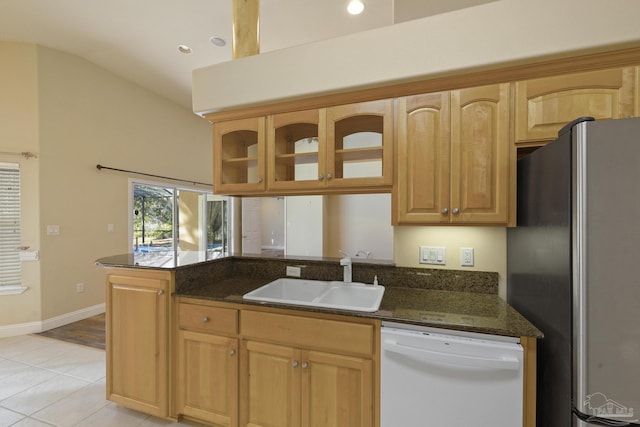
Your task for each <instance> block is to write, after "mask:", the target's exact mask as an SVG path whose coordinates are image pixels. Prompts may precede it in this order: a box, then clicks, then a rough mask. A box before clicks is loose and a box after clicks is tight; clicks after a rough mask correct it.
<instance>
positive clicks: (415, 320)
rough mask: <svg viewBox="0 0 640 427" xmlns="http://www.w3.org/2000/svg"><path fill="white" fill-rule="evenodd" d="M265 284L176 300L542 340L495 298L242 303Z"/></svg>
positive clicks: (427, 295)
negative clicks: (371, 304) (363, 304)
mask: <svg viewBox="0 0 640 427" xmlns="http://www.w3.org/2000/svg"><path fill="white" fill-rule="evenodd" d="M265 283H268V281H267V282H265V280H263V279H255V278H248V277H236V278H232V279H224V280H221V281H219V282H216V283H215V284H213V283H212V284H211V285H209V286H203V287H201V288H190V289H186V290H182V291H178V292H176V293H175V294H174V295H175V296H178V297H188V298H200V299H208V300H215V301H223V302H230V303H242V304H247V305H262V306H269V307H279V308H289V309H291V308H294V309H298V310H301V311H312V312H323V313H331V314H341V315H347V316H354V317H366V318H372V319H379V320H386V321H393V322H399V323H410V324H415V325H422V326H431V327H437V328H445V329H454V330H462V331H469V332H479V333H486V334H494V335H504V336H514V337H520V336H531V337H537V338H541V337H542V333H541V332H540V331H539V330H538V329H536V328H535V327H534V326H533V325H532V324H531V323H530V322H528V321H527V320H526V319H525V318H524V317H522V315H520V314H519V313H518V312H517V311H516V310H514V309H513V308H512V307H511V306H509V305H508V304H507V303H506V301H504V300H503V299H502V298H500V297H499V296H498V295H495V294H480V293H473V292H457V291H439V290H431V289H416V288H404V287H396V286H386V287H385V292H384V297H383V298H382V303H381V304H380V309H379V310H378V311H376V312H374V313H369V312H361V311H348V310H337V309H327V308H319V307H308V306H295V305H290V304H277V303H264V302H256V301H247V300H244V299H243V298H242V295H243V294H245V293H247V292H250V291H252V290H254V289H256V288H258V287H260V286H262V285H264V284H265Z"/></svg>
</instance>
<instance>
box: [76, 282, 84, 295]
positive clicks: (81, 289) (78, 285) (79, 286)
mask: <svg viewBox="0 0 640 427" xmlns="http://www.w3.org/2000/svg"><path fill="white" fill-rule="evenodd" d="M76 292H77V293H82V292H84V283H76Z"/></svg>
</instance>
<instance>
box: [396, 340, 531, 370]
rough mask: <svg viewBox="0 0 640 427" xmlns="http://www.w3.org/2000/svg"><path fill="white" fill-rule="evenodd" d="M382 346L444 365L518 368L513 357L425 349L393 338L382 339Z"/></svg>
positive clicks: (504, 368) (426, 361)
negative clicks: (401, 342)
mask: <svg viewBox="0 0 640 427" xmlns="http://www.w3.org/2000/svg"><path fill="white" fill-rule="evenodd" d="M383 348H384V350H386V351H390V352H392V353H397V354H401V355H404V356H408V357H411V358H412V359H417V360H418V361H421V362H425V363H429V362H435V363H440V364H446V365H453V366H461V367H468V368H484V369H493V370H496V369H502V370H510V371H517V370H519V369H520V360H518V359H517V358H515V357H507V356H503V357H483V356H471V355H462V354H455V353H447V352H440V351H433V350H427V349H424V348H416V347H411V346H407V345H403V344H400V343H398V342H397V341H393V340H384V341H383Z"/></svg>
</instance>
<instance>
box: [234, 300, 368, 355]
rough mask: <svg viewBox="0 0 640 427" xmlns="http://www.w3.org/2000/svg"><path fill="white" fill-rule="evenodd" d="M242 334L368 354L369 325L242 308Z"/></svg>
mask: <svg viewBox="0 0 640 427" xmlns="http://www.w3.org/2000/svg"><path fill="white" fill-rule="evenodd" d="M240 319H241V332H242V335H243V338H255V339H259V340H261V341H274V342H278V343H283V344H287V345H292V346H299V347H304V348H309V349H312V348H315V349H319V350H324V351H334V352H339V353H342V354H347V353H352V354H357V355H361V356H366V357H371V355H372V353H373V344H374V331H373V325H363V324H359V323H350V322H341V321H337V320H326V319H315V318H309V317H303V316H289V315H284V314H274V313H262V312H257V311H250V310H242V311H241V313H240Z"/></svg>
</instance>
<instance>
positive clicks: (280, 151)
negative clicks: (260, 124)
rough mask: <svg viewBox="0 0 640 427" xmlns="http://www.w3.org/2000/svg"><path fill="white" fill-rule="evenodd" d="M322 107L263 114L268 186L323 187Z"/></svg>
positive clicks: (282, 188) (323, 113) (309, 188)
mask: <svg viewBox="0 0 640 427" xmlns="http://www.w3.org/2000/svg"><path fill="white" fill-rule="evenodd" d="M325 116H326V110H325V109H319V110H318V109H316V110H305V111H296V112H293V113H282V114H274V115H271V116H269V117H268V118H267V158H268V163H267V169H268V175H269V180H268V188H269V190H270V191H271V190H275V191H280V190H284V191H286V192H296V191H308V190H315V189H319V188H323V187H325V179H324V174H325V172H324V171H325V164H326V162H325V146H326V144H325V141H326V138H325V131H324V127H322V126H320V123H324V122H325Z"/></svg>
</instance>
